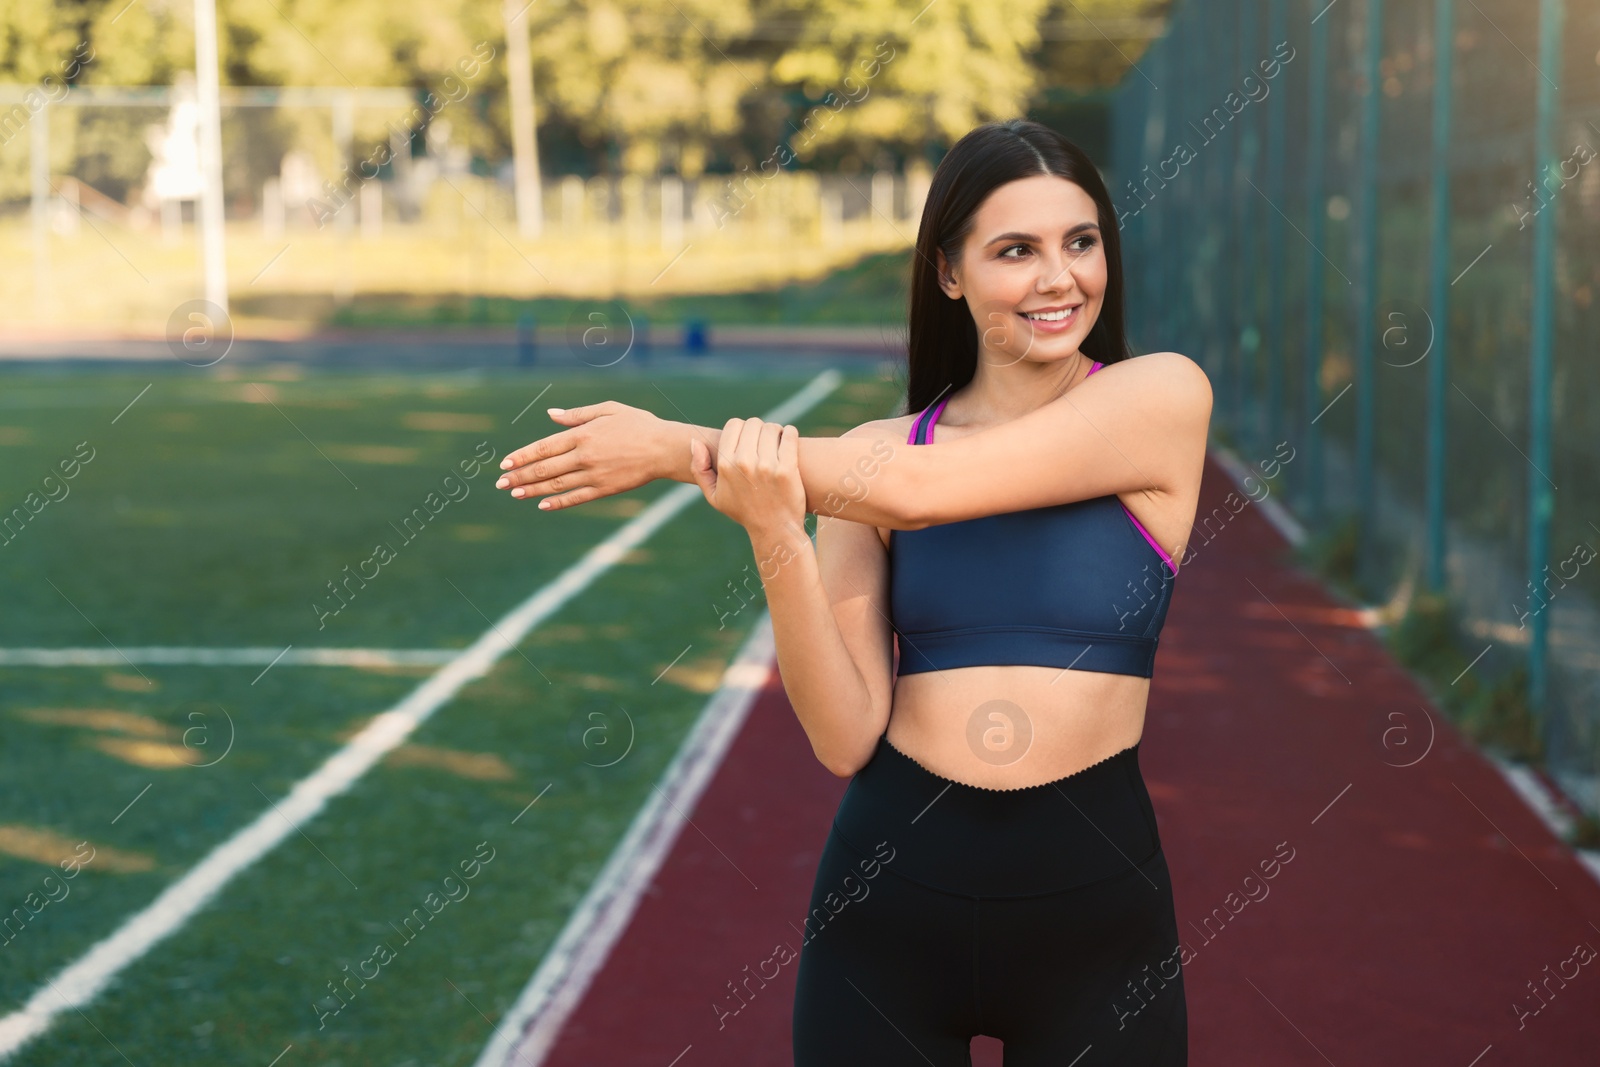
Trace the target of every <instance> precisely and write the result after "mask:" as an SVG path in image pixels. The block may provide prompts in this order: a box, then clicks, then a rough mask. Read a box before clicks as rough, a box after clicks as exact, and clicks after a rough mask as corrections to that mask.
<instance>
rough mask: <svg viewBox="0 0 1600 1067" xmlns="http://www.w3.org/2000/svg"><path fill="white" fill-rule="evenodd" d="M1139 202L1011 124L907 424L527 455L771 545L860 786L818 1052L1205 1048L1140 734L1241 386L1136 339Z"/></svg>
mask: <svg viewBox="0 0 1600 1067" xmlns="http://www.w3.org/2000/svg"><path fill="white" fill-rule="evenodd" d="M1115 218H1116V214H1115V210H1114V208H1113V206H1112V204H1111V202H1110V198H1109V197H1108V195H1107V193H1106V189H1105V185H1104V183H1103V182H1102V180H1101V178H1100V176H1099V175H1098V173H1097V172H1096V170H1095V168H1094V165H1093V163H1092V162H1091V161H1090V160H1089V158H1088V157H1087V156H1086V155H1085V154H1084V153H1083V152H1082V151H1081V150H1079V149H1078V148H1077V147H1075V146H1074V145H1072V144H1071V143H1070V142H1069V141H1067V140H1066V139H1065V138H1063V137H1061V136H1060V135H1059V134H1056V133H1054V132H1053V131H1051V130H1048V129H1046V128H1045V127H1043V126H1040V125H1038V124H1037V123H1033V122H1027V121H1021V120H1013V121H1009V122H1004V123H988V124H985V125H983V126H980V127H978V128H977V129H975V130H973V131H972V132H970V133H969V134H967V135H966V136H965V137H963V138H962V139H961V140H960V141H959V142H957V143H956V145H955V146H954V147H953V148H952V149H951V151H950V153H949V154H948V155H947V156H946V157H945V159H944V160H943V162H941V164H940V165H939V167H938V170H937V171H936V172H935V174H934V178H933V182H932V185H931V187H930V189H929V193H928V197H927V202H926V206H925V207H924V210H923V217H922V224H921V228H920V230H919V231H918V237H917V248H916V255H915V257H914V258H913V260H912V284H911V300H910V331H909V345H908V349H909V352H908V358H909V379H908V384H907V405H906V410H907V412H908V414H906V415H903V416H900V417H898V418H891V419H882V420H878V421H874V422H869V423H866V424H864V425H862V426H858V427H856V428H855V429H852V430H850V431H849V432H847V433H845V434H844V435H843V436H841V437H839V438H804V439H801V438H800V437H799V435H798V433H797V431H796V430H795V428H794V427H793V426H779V425H776V424H771V423H766V422H763V421H762V420H760V419H754V418H752V419H730V420H728V422H727V424H726V425H725V426H724V427H723V428H722V430H721V431H720V432H718V431H715V430H711V429H707V428H703V427H694V426H686V425H684V424H680V423H669V422H663V421H662V420H659V419H656V418H655V417H654V416H652V415H649V414H648V413H646V412H642V411H638V410H636V409H632V408H628V407H625V406H623V405H620V404H615V403H613V402H605V403H602V404H597V405H593V406H591V407H587V408H583V409H578V410H572V411H567V412H564V413H563V412H553V415H554V417H556V418H557V419H558V420H559V421H561V422H563V423H564V424H566V425H567V426H568V427H570V428H569V429H567V430H564V431H562V432H560V433H557V434H555V435H553V436H551V437H548V438H545V439H543V440H541V441H538V442H535V443H534V444H532V445H529V446H528V447H526V448H523V449H519V450H518V451H516V452H513V453H512V454H511V455H510V456H508V457H506V460H505V461H504V462H503V463H502V464H501V466H502V467H504V468H507V469H508V473H507V474H506V475H505V476H504V477H502V478H501V479H500V481H499V483H498V484H499V485H500V487H502V488H509V489H511V490H512V492H513V494H514V495H518V496H521V497H523V498H528V497H532V496H534V495H536V494H550V493H559V494H560V495H558V496H554V497H549V498H547V499H546V500H544V501H541V504H540V506H541V507H545V506H547V505H549V506H553V507H564V506H571V505H573V504H578V503H582V502H584V501H586V500H592V499H595V498H596V497H599V496H605V495H608V494H611V493H616V492H621V491H624V490H626V489H631V488H633V487H635V486H637V485H641V484H643V483H644V482H646V481H648V480H650V479H652V478H672V479H675V480H678V481H688V480H689V479H690V478H693V479H694V480H695V481H696V482H697V483H698V484H699V486H700V487H701V489H702V491H703V492H704V493H705V496H706V499H707V500H708V501H709V502H710V503H711V504H712V505H713V506H714V507H716V508H717V509H718V510H719V511H722V512H723V513H724V514H726V515H728V516H730V517H731V518H733V519H735V520H736V521H738V522H739V523H740V524H742V525H743V526H744V527H745V528H746V530H747V531H748V532H749V534H750V540H751V546H752V548H753V549H754V551H755V555H756V559H757V560H758V561H760V563H761V574H762V579H763V582H764V584H765V587H766V595H767V603H768V608H769V610H770V612H771V615H772V620H773V628H774V633H775V637H776V642H777V656H778V665H779V669H780V672H781V674H782V677H783V682H784V687H785V689H786V691H787V693H788V696H789V699H790V702H791V703H792V704H793V706H794V708H795V712H796V714H797V715H798V716H799V718H800V720H801V722H802V724H803V725H804V727H805V730H806V733H807V735H808V737H809V738H810V741H811V745H812V749H813V751H814V752H815V754H816V756H817V758H818V759H819V760H820V761H821V762H822V763H823V764H824V765H825V766H827V767H828V768H829V769H830V770H832V771H833V772H834V773H835V774H837V775H840V776H849V777H851V782H850V785H849V787H848V788H847V789H846V791H845V794H844V798H843V799H842V800H841V802H840V805H839V809H838V811H837V813H836V814H835V817H834V821H833V825H832V828H831V830H830V833H829V835H828V838H827V841H826V844H825V846H824V848H823V853H822V859H821V862H820V864H819V866H818V870H817V874H816V879H815V882H814V885H813V890H812V901H811V905H812V907H811V912H810V914H809V917H808V918H807V920H806V938H807V939H806V941H805V942H804V947H803V948H802V950H801V956H800V962H799V967H798V971H797V975H796V981H797V989H796V994H795V1005H794V1054H795V1063H796V1064H797V1065H799V1067H821V1065H824V1064H826V1065H830V1067H839V1065H846V1064H849V1065H854V1064H861V1065H869V1064H870V1065H874V1067H882V1065H886V1064H907V1065H911V1064H935V1065H938V1067H944V1065H946V1064H948V1065H958V1064H970V1062H971V1059H970V1053H969V1051H968V1049H969V1043H970V1040H971V1038H972V1037H973V1036H974V1035H976V1034H987V1035H990V1036H993V1037H997V1038H999V1039H1000V1040H1001V1041H1002V1042H1004V1044H1005V1061H1006V1064H1007V1067H1034V1065H1043V1064H1052V1065H1065V1064H1069V1063H1070V1064H1078V1065H1082V1067H1088V1065H1090V1064H1117V1065H1122V1067H1126V1065H1133V1064H1137V1065H1140V1067H1148V1065H1163V1067H1164V1065H1172V1064H1183V1063H1186V1062H1187V1015H1186V1009H1185V1002H1184V995H1183V982H1182V974H1181V967H1180V963H1181V961H1180V959H1179V958H1178V954H1177V953H1178V946H1179V941H1178V934H1177V925H1176V920H1175V916H1174V909H1173V900H1172V890H1171V884H1170V881H1169V878H1168V873H1167V868H1166V862H1165V858H1164V855H1163V853H1162V850H1161V842H1160V839H1159V837H1158V834H1157V828H1156V822H1155V814H1154V811H1153V809H1152V807H1151V804H1150V799H1149V795H1148V793H1147V792H1146V790H1145V786H1144V781H1143V779H1142V777H1141V775H1140V772H1139V766H1138V749H1139V742H1140V738H1141V736H1142V733H1143V726H1144V715H1145V703H1146V699H1147V697H1148V694H1149V688H1150V675H1151V672H1152V668H1153V661H1154V654H1155V648H1156V642H1157V638H1158V637H1159V633H1160V629H1161V625H1162V622H1163V621H1164V619H1165V616H1166V610H1167V605H1168V602H1169V598H1170V594H1171V589H1172V586H1173V583H1174V578H1175V576H1176V573H1177V563H1176V561H1177V560H1180V559H1181V558H1182V557H1183V552H1184V546H1185V542H1186V538H1187V531H1188V530H1189V528H1190V526H1191V524H1192V523H1193V520H1194V514H1195V507H1196V503H1197V500H1198V496H1199V489H1200V474H1201V468H1202V465H1203V462H1204V453H1205V444H1206V434H1207V425H1208V422H1209V419H1210V412H1211V391H1210V387H1209V385H1208V383H1207V381H1206V378H1205V375H1204V374H1203V373H1202V372H1201V371H1200V369H1199V368H1198V367H1197V366H1196V365H1195V364H1194V363H1193V362H1192V361H1190V360H1189V359H1187V358H1186V357H1184V356H1182V355H1179V354H1177V353H1172V352H1162V353H1154V354H1149V355H1144V356H1140V357H1138V358H1130V357H1129V351H1128V347H1127V342H1126V340H1125V337H1124V334H1123V308H1122V300H1123V296H1122V294H1123V288H1122V265H1121V248H1120V243H1119V235H1118V233H1117V229H1116V225H1115V221H1114V220H1115ZM1101 368H1104V369H1103V370H1102V369H1101ZM935 428H937V443H935ZM902 442H903V444H902ZM686 449H687V451H688V453H689V463H687V464H685V463H684V453H685V450H686ZM713 454H714V455H715V457H716V460H715V463H714V464H713V463H712V459H711V457H712V456H713ZM807 512H816V513H817V532H816V541H815V546H814V547H813V545H812V542H811V541H810V539H808V538H807V536H806V533H805V528H804V519H805V515H806V513H807ZM895 638H898V653H899V657H898V661H896V659H895V651H896V644H895V642H894V639H895ZM880 871H881V872H886V873H889V874H890V875H891V877H888V878H877V877H876V875H877V874H878V873H879V872H880ZM863 875H864V876H865V877H867V878H871V879H873V882H872V884H871V886H870V887H869V890H868V892H866V893H865V894H863V895H862V896H860V897H859V899H858V898H857V897H856V896H855V894H856V893H859V892H860V891H861V888H862V886H863V882H862V877H863ZM845 897H848V898H849V900H848V904H847V905H846V903H843V902H842V901H843V898H845Z"/></svg>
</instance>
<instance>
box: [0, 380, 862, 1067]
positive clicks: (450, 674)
mask: <svg viewBox="0 0 1600 1067" xmlns="http://www.w3.org/2000/svg"><path fill="white" fill-rule="evenodd" d="M843 380H844V376H843V375H842V374H840V373H839V372H838V371H836V370H834V369H832V368H831V367H830V368H829V369H827V370H825V371H823V372H822V373H821V374H818V375H817V376H816V377H815V378H813V379H812V380H811V381H810V382H808V383H807V384H806V386H805V387H804V388H802V389H801V390H800V391H799V392H798V393H796V394H794V395H793V396H791V397H790V398H789V399H788V400H785V401H784V402H783V403H782V404H779V405H778V406H777V407H775V408H773V409H772V411H771V412H769V413H768V414H766V415H763V416H762V419H763V420H765V421H769V422H791V421H793V420H794V419H796V418H799V417H800V416H801V415H803V414H804V413H805V412H806V411H808V410H810V409H811V408H812V407H813V406H815V405H816V404H817V403H819V402H820V401H821V400H822V399H823V398H824V397H826V396H828V394H830V393H832V392H833V391H834V390H835V389H836V388H838V387H839V384H840V383H841V382H842V381H843ZM701 499H704V497H703V496H702V494H701V492H700V487H699V486H698V485H693V484H682V485H679V486H678V487H677V488H676V489H672V490H670V491H668V492H666V493H664V494H662V496H661V498H660V499H659V500H657V501H656V502H655V503H653V504H651V505H650V506H649V507H648V508H646V509H645V510H644V511H642V512H640V513H639V514H638V515H637V516H635V517H634V518H633V519H631V520H629V522H628V523H627V524H626V525H625V526H623V527H622V528H621V529H619V530H617V531H616V532H615V533H613V534H612V535H611V536H610V537H608V538H606V539H605V540H604V541H602V542H600V543H599V544H598V545H595V546H594V547H593V548H591V549H590V550H589V551H588V552H586V553H584V555H583V556H582V557H581V558H579V560H578V561H577V562H576V563H574V564H572V565H571V566H570V567H568V568H567V569H566V570H564V571H562V572H561V574H559V575H557V576H556V577H555V578H554V579H553V580H551V581H550V582H549V583H547V584H546V585H545V586H544V587H542V588H541V589H539V590H537V591H536V592H534V593H533V595H532V596H530V597H528V599H527V600H524V601H523V602H522V603H521V604H518V605H517V606H516V607H515V608H513V609H511V611H509V612H507V613H506V614H505V615H504V616H502V617H501V618H500V620H499V621H498V622H496V623H494V624H493V625H491V626H490V627H489V629H488V630H486V631H485V632H484V633H483V634H482V635H481V636H479V638H478V639H477V640H476V641H474V642H473V643H472V644H471V645H469V646H467V647H466V648H465V649H463V650H461V652H460V653H459V654H458V655H457V656H456V657H455V658H454V659H452V660H451V661H450V662H449V663H448V664H446V665H445V666H444V667H442V668H440V669H439V670H438V671H437V672H436V673H434V674H433V675H431V676H430V677H429V678H428V679H427V680H426V681H424V682H423V683H422V684H421V685H419V686H417V688H416V689H414V690H413V691H412V692H411V693H410V694H409V695H408V696H406V697H404V698H403V699H402V700H401V701H400V702H399V703H397V704H396V705H394V707H392V708H390V709H389V710H387V711H385V712H383V713H381V714H379V715H377V716H376V717H375V718H374V719H373V720H372V722H371V723H370V724H368V725H367V727H366V728H365V729H363V730H362V731H361V732H360V733H359V734H357V735H356V736H355V737H353V738H351V739H350V741H349V742H348V743H347V744H346V745H345V746H344V747H343V748H341V749H340V750H339V751H337V752H335V753H334V754H333V755H331V756H329V757H328V758H327V760H325V761H324V762H323V764H322V766H320V767H318V768H317V769H316V770H315V771H313V772H312V773H311V774H309V775H307V776H306V777H305V778H302V779H301V780H300V781H299V782H297V783H295V786H294V788H293V789H291V790H290V791H289V794H288V796H286V797H285V798H284V799H283V800H282V801H281V802H279V803H278V804H276V805H273V806H270V807H268V808H267V809H266V810H264V811H262V813H261V814H260V815H257V816H256V818H255V819H254V821H252V822H251V823H249V824H248V825H246V826H244V827H243V828H241V829H239V830H238V831H236V832H235V833H234V834H233V836H232V837H230V838H228V839H227V840H226V841H223V842H222V843H221V844H219V845H217V846H216V847H215V848H213V849H212V850H211V851H210V852H209V853H207V855H206V857H205V858H204V859H203V860H201V861H200V862H199V863H197V864H195V865H194V867H192V868H190V870H189V871H188V873H186V874H185V875H184V876H183V877H182V878H179V879H178V880H177V881H176V882H174V883H172V884H171V885H170V886H168V887H167V888H166V889H164V890H163V891H162V892H161V895H160V896H158V897H156V899H155V900H153V901H151V902H150V903H149V904H147V905H146V906H145V907H144V909H143V910H141V911H138V912H136V913H134V914H133V915H132V916H130V917H129V918H128V919H126V920H125V921H124V922H123V924H122V925H121V926H119V927H118V928H117V929H116V930H115V931H114V932H112V933H111V934H110V935H109V936H107V937H105V938H104V939H102V940H101V941H99V942H97V943H96V944H94V945H92V946H91V947H90V948H89V950H88V951H87V952H85V953H84V954H83V955H82V956H81V957H80V958H79V959H78V960H77V962H75V963H72V964H69V965H68V966H67V967H65V968H63V969H62V970H61V971H59V972H58V973H57V974H55V975H54V976H53V977H51V978H48V979H46V981H45V985H44V987H43V988H42V989H40V990H38V991H37V992H35V993H34V994H33V996H31V997H29V998H28V1001H27V1003H26V1004H24V1005H23V1006H22V1007H21V1008H19V1009H18V1010H16V1011H14V1012H12V1013H11V1014H9V1015H7V1016H5V1017H4V1018H0V1061H3V1060H6V1059H10V1058H11V1056H12V1055H14V1054H15V1053H16V1052H17V1051H18V1050H20V1049H21V1048H22V1047H23V1046H24V1045H26V1044H27V1043H28V1042H29V1041H31V1040H32V1039H33V1038H35V1037H38V1036H39V1035H40V1034H42V1033H44V1032H45V1031H46V1030H48V1029H49V1028H50V1025H51V1024H52V1023H53V1022H54V1021H55V1018H56V1016H57V1015H60V1014H62V1013H63V1012H66V1011H68V1010H73V1009H80V1008H83V1007H85V1006H87V1005H88V1004H89V1003H90V1002H91V1001H92V1000H93V999H94V998H95V997H96V996H97V995H98V994H99V993H100V992H101V990H103V989H104V988H105V987H106V985H107V984H108V983H109V982H110V981H111V979H112V978H114V977H115V976H116V975H117V974H118V973H119V972H120V971H122V969H123V968H125V967H127V966H128V965H129V964H131V963H132V962H133V961H135V960H137V959H138V958H139V957H140V956H142V955H144V954H145V953H146V952H148V951H149V950H150V948H151V947H152V946H154V945H155V944H156V943H157V942H159V941H161V940H162V939H163V938H165V937H167V936H168V935H169V934H172V933H174V932H175V931H177V930H178V929H179V928H180V927H182V925H183V924H184V923H185V922H186V921H187V920H188V919H189V917H190V916H192V915H194V914H195V913H196V912H197V911H199V910H200V909H201V908H202V907H204V906H205V905H206V903H207V902H208V901H209V900H210V899H211V898H212V897H213V896H215V895H216V894H217V893H218V892H219V891H220V890H221V889H222V887H223V886H224V885H226V884H227V883H228V882H229V881H231V880H232V879H233V877H234V876H235V875H237V874H238V873H239V872H240V871H242V870H244V869H245V868H246V867H248V866H249V865H250V864H252V863H254V862H255V861H256V860H258V859H260V858H261V857H262V856H264V855H266V854H267V853H268V852H270V851H272V849H273V848H274V847H275V846H276V845H277V844H278V842H280V841H282V840H283V839H284V838H286V837H288V836H289V835H290V834H292V833H296V832H298V831H299V829H300V827H302V826H304V825H305V824H306V823H308V822H310V821H311V820H312V819H313V818H315V817H316V815H317V813H318V812H320V811H321V810H322V808H323V807H324V805H326V804H327V802H328V801H329V800H330V799H332V798H333V797H336V796H338V795H339V794H340V793H343V792H345V791H346V790H347V789H349V788H350V787H351V786H352V785H354V784H355V782H356V781H357V779H359V778H360V777H361V776H362V775H363V774H365V773H366V772H367V771H368V770H370V769H371V768H372V766H373V764H375V763H377V762H378V761H379V760H380V759H382V758H383V757H384V755H385V754H387V753H388V752H389V751H390V750H391V749H394V748H395V747H397V746H398V745H400V744H401V743H402V742H403V741H405V739H406V738H407V737H409V736H410V735H411V733H412V731H414V730H415V729H416V728H417V727H418V726H420V725H422V724H423V723H424V722H426V721H427V720H428V718H429V717H430V716H431V715H432V714H433V713H434V712H435V711H437V710H438V709H439V708H440V707H442V706H443V705H444V704H445V702H446V701H448V700H449V699H450V698H451V697H453V696H455V694H456V693H457V692H459V691H460V690H461V688H462V687H463V686H465V685H466V684H467V683H468V682H470V681H472V680H474V679H476V678H481V677H483V676H484V675H485V674H487V673H488V672H489V669H490V668H491V667H493V666H494V664H495V661H496V660H498V659H499V658H500V657H501V656H502V655H504V654H505V653H506V652H508V651H510V650H511V649H513V648H515V647H516V645H517V642H518V641H520V640H521V639H522V638H523V637H525V636H526V635H527V634H528V632H529V631H530V630H532V629H533V628H534V627H535V626H537V625H538V624H539V623H540V622H542V621H544V620H545V619H546V618H548V617H549V616H550V615H552V614H554V613H555V612H556V611H557V610H558V609H559V608H560V607H561V606H562V605H563V604H565V603H566V602H567V601H568V600H570V599H571V598H572V597H574V596H576V595H577V594H578V593H580V592H582V591H583V589H584V588H585V587H587V586H588V585H589V583H591V582H593V581H594V580H595V579H596V578H597V577H599V576H600V575H601V574H603V573H605V571H607V570H608V569H610V567H611V566H612V564H614V563H616V562H617V561H618V560H619V559H621V558H622V557H623V556H625V555H626V554H627V553H628V551H629V550H630V549H633V548H636V547H638V546H639V545H641V544H643V543H644V542H645V541H646V540H647V539H648V538H649V537H650V535H651V534H653V533H655V531H656V530H657V529H659V528H660V527H662V526H663V525H665V524H666V522H667V521H668V520H669V519H671V518H673V517H674V516H675V515H677V513H678V512H680V511H682V510H683V509H684V508H685V507H687V506H688V505H689V504H690V503H692V502H693V501H695V500H701Z"/></svg>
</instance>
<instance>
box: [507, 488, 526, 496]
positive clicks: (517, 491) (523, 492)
mask: <svg viewBox="0 0 1600 1067" xmlns="http://www.w3.org/2000/svg"><path fill="white" fill-rule="evenodd" d="M511 495H512V496H525V495H527V490H525V489H523V488H522V487H521V486H518V487H517V488H515V489H513V490H511Z"/></svg>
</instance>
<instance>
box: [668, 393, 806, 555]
mask: <svg viewBox="0 0 1600 1067" xmlns="http://www.w3.org/2000/svg"><path fill="white" fill-rule="evenodd" d="M689 457H690V458H689V469H690V472H691V473H692V474H693V475H694V480H695V483H696V484H698V485H699V486H700V491H701V492H702V493H704V494H705V498H706V502H707V503H708V504H710V505H711V506H712V507H714V508H716V509H717V510H718V511H720V512H722V513H723V514H724V515H726V516H728V518H730V519H732V520H733V521H734V522H737V523H738V524H739V525H740V526H743V527H744V528H745V529H746V530H748V531H749V532H750V535H751V537H752V538H754V537H771V536H775V537H783V536H785V535H786V534H787V533H790V532H792V531H793V529H794V528H796V527H798V528H799V529H801V530H804V529H805V519H806V487H805V483H804V482H802V481H801V480H800V431H799V430H797V429H795V428H794V427H793V426H779V425H778V424H777V423H775V422H763V421H761V420H760V419H729V420H728V422H727V424H726V425H725V426H723V428H722V436H721V439H720V440H719V441H718V445H717V455H716V466H715V467H714V468H713V466H712V462H711V459H712V456H711V450H710V449H709V448H707V447H706V445H705V443H704V442H703V441H701V440H699V439H698V438H694V437H691V438H690V439H689Z"/></svg>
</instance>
